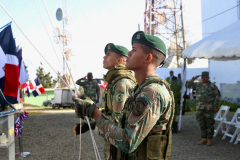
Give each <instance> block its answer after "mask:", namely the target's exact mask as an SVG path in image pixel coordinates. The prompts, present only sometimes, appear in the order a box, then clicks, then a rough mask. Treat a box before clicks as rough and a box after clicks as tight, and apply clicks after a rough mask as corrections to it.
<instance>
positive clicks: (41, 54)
mask: <svg viewBox="0 0 240 160" xmlns="http://www.w3.org/2000/svg"><path fill="white" fill-rule="evenodd" d="M0 6H1V7H2V9H3V10H4V11H5V12H6V13H7V14H8V16H9V17H10V18H11V19H12V20H13V22H14V23H15V24H16V26H17V27H18V29H19V30H20V31H21V32H22V34H23V35H24V36H25V38H26V39H27V40H28V41H29V43H31V45H32V46H33V48H35V49H36V51H37V52H38V53H39V54H40V55H41V56H42V58H43V59H44V60H45V62H47V64H48V65H49V66H50V67H51V68H52V70H53V71H54V72H55V73H56V74H57V75H59V74H58V73H57V72H56V71H55V70H54V69H53V67H52V66H51V65H50V64H49V63H48V61H47V60H46V59H45V58H44V57H43V55H42V54H41V52H40V51H39V50H38V49H37V48H36V47H35V45H34V44H33V43H32V42H31V41H30V39H29V38H28V37H27V35H26V34H25V33H24V32H23V30H22V29H21V27H20V26H19V25H18V23H17V22H16V21H15V19H14V18H13V17H12V16H11V14H10V13H9V12H8V11H7V10H6V9H5V8H4V6H3V5H2V4H1V3H0ZM59 77H60V78H61V79H62V81H63V82H64V83H65V84H66V82H65V81H64V80H63V78H62V77H61V76H60V75H59ZM66 86H67V87H68V88H69V90H70V91H71V93H72V95H74V93H73V91H72V90H71V88H70V86H69V85H68V84H66Z"/></svg>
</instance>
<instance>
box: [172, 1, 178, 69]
mask: <svg viewBox="0 0 240 160" xmlns="http://www.w3.org/2000/svg"><path fill="white" fill-rule="evenodd" d="M173 2H174V19H175V39H176V56H177V68H179V63H178V61H179V55H178V32H177V17H176V2H175V0H173Z"/></svg>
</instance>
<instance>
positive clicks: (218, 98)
mask: <svg viewBox="0 0 240 160" xmlns="http://www.w3.org/2000/svg"><path fill="white" fill-rule="evenodd" d="M213 92H214V95H216V98H215V103H214V108H218V105H219V100H220V94H219V92H218V88H217V86H216V85H215V84H213Z"/></svg>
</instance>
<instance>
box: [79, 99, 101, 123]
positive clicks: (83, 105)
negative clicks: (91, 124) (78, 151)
mask: <svg viewBox="0 0 240 160" xmlns="http://www.w3.org/2000/svg"><path fill="white" fill-rule="evenodd" d="M74 102H75V105H76V106H75V113H76V114H77V116H78V118H84V117H85V116H87V117H92V116H93V111H94V110H95V108H96V105H95V103H94V102H93V101H92V100H91V99H86V100H82V99H79V98H75V99H74Z"/></svg>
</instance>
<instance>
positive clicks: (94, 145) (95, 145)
mask: <svg viewBox="0 0 240 160" xmlns="http://www.w3.org/2000/svg"><path fill="white" fill-rule="evenodd" d="M85 119H86V120H87V123H88V126H89V130H90V134H91V138H92V142H93V148H94V151H95V154H96V159H100V160H101V157H100V154H99V151H98V148H97V144H96V141H95V139H94V136H93V133H92V129H91V125H90V122H89V119H88V117H87V116H85Z"/></svg>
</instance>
